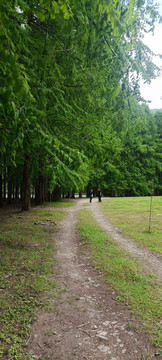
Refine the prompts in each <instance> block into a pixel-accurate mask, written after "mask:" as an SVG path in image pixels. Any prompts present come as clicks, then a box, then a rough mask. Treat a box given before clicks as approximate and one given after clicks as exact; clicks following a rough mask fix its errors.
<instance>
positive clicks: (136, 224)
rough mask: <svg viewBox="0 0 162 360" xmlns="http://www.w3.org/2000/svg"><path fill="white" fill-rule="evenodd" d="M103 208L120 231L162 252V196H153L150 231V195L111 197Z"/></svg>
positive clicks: (145, 245)
mask: <svg viewBox="0 0 162 360" xmlns="http://www.w3.org/2000/svg"><path fill="white" fill-rule="evenodd" d="M101 206H102V210H103V211H104V215H106V216H107V217H108V218H109V220H110V222H111V223H112V224H113V225H115V226H117V227H119V229H120V231H121V232H122V233H123V234H124V235H127V236H129V237H130V238H132V239H135V240H136V241H137V242H138V244H139V245H140V246H144V247H147V248H148V249H149V250H151V251H153V252H156V253H159V254H162V241H161V239H162V197H160V196H159V197H153V200H152V217H151V231H150V232H149V210H150V197H131V198H109V199H106V200H103V202H102V204H101Z"/></svg>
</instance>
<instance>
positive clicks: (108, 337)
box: [27, 200, 160, 360]
mask: <svg viewBox="0 0 162 360" xmlns="http://www.w3.org/2000/svg"><path fill="white" fill-rule="evenodd" d="M86 202H87V200H81V201H77V206H76V207H71V208H68V209H66V211H67V216H66V217H65V218H64V219H63V220H62V221H61V222H60V223H59V225H58V230H57V233H55V235H54V244H55V247H56V250H57V251H56V258H57V275H56V274H54V281H55V279H56V278H57V283H58V284H59V286H60V291H59V293H58V295H57V298H51V299H49V300H50V304H53V305H52V308H50V310H47V311H41V313H40V316H39V318H38V320H37V322H36V323H35V325H34V326H33V329H32V334H31V336H30V339H29V341H28V348H27V350H30V352H31V353H32V354H33V355H36V356H37V357H36V358H37V359H45V360H46V359H50V360H142V359H143V360H144V359H148V358H151V359H157V357H156V354H155V352H156V349H155V348H154V347H153V346H152V345H151V344H150V342H149V340H148V338H147V336H146V335H145V334H143V333H138V332H137V331H136V330H133V329H137V328H138V326H139V323H138V321H136V320H135V319H132V317H131V315H130V312H129V310H128V308H127V307H126V306H125V305H122V304H118V303H117V302H116V300H115V299H116V296H117V294H116V293H115V291H114V290H113V289H112V288H111V286H109V285H108V284H107V283H105V281H104V279H103V278H102V274H98V273H96V271H95V270H93V269H92V267H91V264H90V253H88V249H87V248H86V247H84V246H83V245H82V242H81V240H80V236H79V234H78V231H77V229H76V226H77V211H78V210H79V209H81V208H82V205H84V204H85V203H86ZM95 206H96V208H97V207H98V206H97V204H94V208H95ZM91 209H92V208H91ZM51 210H52V209H51ZM60 210H61V209H60ZM63 211H64V210H63ZM94 212H95V211H94ZM50 281H52V278H50ZM50 306H51V305H50ZM158 359H159V360H160V357H158Z"/></svg>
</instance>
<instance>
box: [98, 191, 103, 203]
mask: <svg viewBox="0 0 162 360" xmlns="http://www.w3.org/2000/svg"><path fill="white" fill-rule="evenodd" d="M101 195H102V193H101V190H100V189H98V202H101Z"/></svg>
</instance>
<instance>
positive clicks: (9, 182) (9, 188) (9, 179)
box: [7, 166, 12, 205]
mask: <svg viewBox="0 0 162 360" xmlns="http://www.w3.org/2000/svg"><path fill="white" fill-rule="evenodd" d="M7 178H8V200H7V203H8V204H9V205H10V204H11V195H12V177H11V167H10V166H8V169H7Z"/></svg>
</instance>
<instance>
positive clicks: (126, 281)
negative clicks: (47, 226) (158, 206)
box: [78, 199, 162, 355]
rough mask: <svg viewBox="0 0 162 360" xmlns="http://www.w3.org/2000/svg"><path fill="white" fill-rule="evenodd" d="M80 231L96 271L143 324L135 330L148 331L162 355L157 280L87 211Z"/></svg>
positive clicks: (81, 215)
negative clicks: (120, 246)
mask: <svg viewBox="0 0 162 360" xmlns="http://www.w3.org/2000/svg"><path fill="white" fill-rule="evenodd" d="M112 204H113V201H112V202H109V200H106V202H105V204H103V205H102V206H103V207H104V208H106V211H107V212H109V214H110V213H111V210H110V207H111V208H112V206H113V205H112ZM123 204H124V202H122V203H120V209H121V214H122V215H121V216H122V217H124V213H122V212H123V211H124V210H123ZM107 208H108V210H107ZM125 208H126V209H128V208H129V204H128V203H126V204H125ZM129 211H130V210H129ZM129 211H128V214H129ZM116 213H117V214H118V216H119V217H120V215H119V204H117V199H116V203H115V202H114V214H116ZM114 216H115V215H114ZM78 229H79V232H80V235H81V237H82V240H83V243H84V244H85V246H87V247H89V248H90V249H91V261H92V264H93V266H94V268H95V269H97V270H99V271H100V272H102V273H103V274H104V275H105V281H107V282H108V283H109V284H110V285H111V286H112V288H113V289H115V290H116V291H117V296H116V300H117V301H119V302H123V303H124V304H125V305H126V306H128V307H129V309H130V310H131V314H132V315H133V316H134V317H135V318H136V319H139V320H140V321H141V323H140V324H141V325H140V326H139V328H136V329H135V330H136V331H139V332H141V331H144V332H147V333H148V334H149V336H150V339H151V341H152V343H153V344H154V345H155V346H156V347H157V354H161V355H162V333H161V322H160V321H161V315H162V304H161V289H160V288H159V285H158V284H157V283H156V278H155V277H154V276H153V275H151V274H146V273H144V272H143V268H142V265H141V264H140V263H139V262H138V261H137V260H135V259H130V257H129V256H127V253H126V252H125V251H123V250H121V249H120V248H119V247H118V246H117V244H116V243H115V241H113V240H112V239H111V238H110V237H109V236H108V235H107V234H106V233H105V232H104V230H102V229H101V228H100V227H99V226H98V225H97V224H96V223H95V221H94V219H93V218H92V216H91V214H90V213H89V211H88V210H82V211H81V212H80V213H79V225H78Z"/></svg>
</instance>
